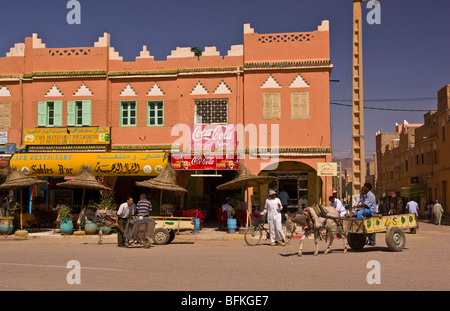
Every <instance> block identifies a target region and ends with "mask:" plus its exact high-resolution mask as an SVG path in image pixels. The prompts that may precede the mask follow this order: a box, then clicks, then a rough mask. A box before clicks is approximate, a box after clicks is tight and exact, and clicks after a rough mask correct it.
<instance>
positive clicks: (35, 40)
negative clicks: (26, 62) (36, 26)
mask: <svg viewBox="0 0 450 311" xmlns="http://www.w3.org/2000/svg"><path fill="white" fill-rule="evenodd" d="M45 47H46V46H45V44H44V43H42V39H41V38H40V37H39V35H38V34H37V33H34V34H33V49H45Z"/></svg>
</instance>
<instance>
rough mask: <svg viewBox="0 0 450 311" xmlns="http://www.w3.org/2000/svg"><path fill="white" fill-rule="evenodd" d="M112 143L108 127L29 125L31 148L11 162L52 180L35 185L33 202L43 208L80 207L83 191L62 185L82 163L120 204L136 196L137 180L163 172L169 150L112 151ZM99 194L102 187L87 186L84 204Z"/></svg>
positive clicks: (27, 134) (26, 139) (27, 141)
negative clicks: (110, 147)
mask: <svg viewBox="0 0 450 311" xmlns="http://www.w3.org/2000/svg"><path fill="white" fill-rule="evenodd" d="M109 143H110V130H109V128H105V127H79V128H77V127H72V128H70V127H69V128H32V129H25V133H24V144H25V145H26V146H27V149H28V150H27V151H28V152H27V153H18V154H15V155H13V156H12V158H11V161H10V166H15V167H17V168H18V169H19V170H20V171H21V172H22V173H24V174H25V175H27V176H32V177H38V178H43V179H45V180H46V181H48V183H49V184H48V185H45V186H39V187H38V188H36V189H32V195H31V198H33V204H34V206H35V207H38V208H40V209H49V208H50V207H54V206H56V204H58V202H59V201H60V200H61V201H62V202H64V203H65V204H66V205H70V206H72V207H74V209H75V211H76V209H77V207H79V206H80V205H81V193H82V190H81V189H80V190H77V189H67V188H63V187H60V186H58V185H57V184H58V183H61V182H64V181H65V180H68V179H71V178H74V176H76V175H77V173H78V171H79V170H80V169H81V168H82V167H83V166H89V167H90V168H91V171H92V174H93V175H94V176H96V177H97V178H98V179H99V180H100V181H102V182H103V183H104V184H105V185H107V186H109V187H110V188H112V189H113V192H114V194H115V196H116V198H117V200H118V203H119V202H120V201H122V200H124V198H125V197H126V196H128V195H133V197H136V199H137V198H138V196H139V195H138V194H136V195H135V193H134V192H135V191H134V188H135V187H134V186H135V181H141V180H145V179H148V178H151V177H155V176H157V175H159V174H161V172H162V171H163V169H164V167H165V165H166V163H167V160H168V155H167V154H166V153H164V152H154V153H148V152H107V151H106V150H107V147H108V146H109ZM66 150H67V151H68V152H65V151H66ZM86 150H89V151H91V152H87V151H86ZM77 151H78V152H77ZM147 191H148V190H147ZM99 197H100V193H99V191H89V190H87V192H86V197H85V203H87V202H89V200H94V201H98V199H99Z"/></svg>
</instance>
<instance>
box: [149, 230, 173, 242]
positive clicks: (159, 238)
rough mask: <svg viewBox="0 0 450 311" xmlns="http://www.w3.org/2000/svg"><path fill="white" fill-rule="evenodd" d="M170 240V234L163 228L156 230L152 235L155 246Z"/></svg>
mask: <svg viewBox="0 0 450 311" xmlns="http://www.w3.org/2000/svg"><path fill="white" fill-rule="evenodd" d="M169 239H170V233H169V231H168V230H167V229H164V228H156V229H155V233H154V234H153V242H155V244H156V245H164V244H167V242H168V241H169Z"/></svg>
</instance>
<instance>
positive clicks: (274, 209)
mask: <svg viewBox="0 0 450 311" xmlns="http://www.w3.org/2000/svg"><path fill="white" fill-rule="evenodd" d="M276 195H277V193H276V192H275V191H274V190H270V191H269V198H268V199H267V200H266V204H265V205H264V211H263V212H262V213H261V215H265V214H267V221H268V223H269V233H270V242H271V244H270V245H272V246H275V245H277V242H280V241H281V245H283V246H284V245H286V241H285V236H284V233H283V228H282V226H281V211H282V210H283V206H282V205H281V201H280V199H279V198H277V197H276Z"/></svg>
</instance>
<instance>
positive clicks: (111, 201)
mask: <svg viewBox="0 0 450 311" xmlns="http://www.w3.org/2000/svg"><path fill="white" fill-rule="evenodd" d="M93 205H94V206H95V208H96V209H97V210H100V213H104V214H107V211H114V210H116V208H117V207H116V200H115V198H114V196H113V195H112V194H108V195H104V196H102V197H101V198H100V201H99V203H94V204H93ZM110 225H112V224H109V222H108V221H107V220H105V218H103V219H102V226H101V227H102V228H101V230H102V233H103V234H109V232H110V231H111V227H110Z"/></svg>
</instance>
